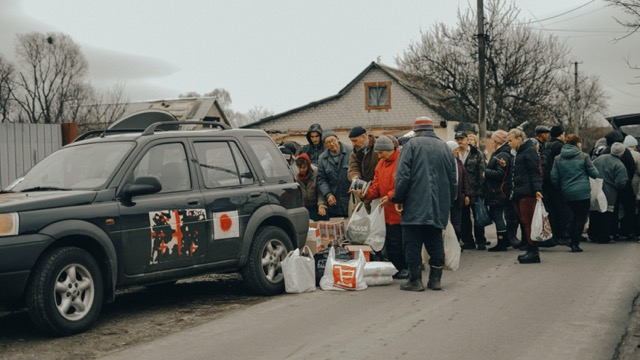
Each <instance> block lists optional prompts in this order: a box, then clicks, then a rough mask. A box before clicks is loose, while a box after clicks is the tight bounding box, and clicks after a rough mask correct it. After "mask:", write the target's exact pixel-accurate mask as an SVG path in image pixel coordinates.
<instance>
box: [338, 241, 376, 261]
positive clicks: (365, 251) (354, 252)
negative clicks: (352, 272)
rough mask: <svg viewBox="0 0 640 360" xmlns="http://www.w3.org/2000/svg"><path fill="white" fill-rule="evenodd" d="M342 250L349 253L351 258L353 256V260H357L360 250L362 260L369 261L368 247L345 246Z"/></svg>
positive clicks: (369, 247) (369, 252)
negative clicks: (362, 256)
mask: <svg viewBox="0 0 640 360" xmlns="http://www.w3.org/2000/svg"><path fill="white" fill-rule="evenodd" d="M344 248H345V249H347V250H348V251H350V252H351V256H353V259H354V260H355V259H358V256H359V254H360V250H362V254H363V255H364V259H365V260H366V261H367V262H369V260H370V259H371V246H369V245H346V246H345V247H344Z"/></svg>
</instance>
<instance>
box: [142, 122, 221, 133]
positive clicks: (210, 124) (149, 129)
mask: <svg viewBox="0 0 640 360" xmlns="http://www.w3.org/2000/svg"><path fill="white" fill-rule="evenodd" d="M163 125H173V126H175V127H176V128H178V127H180V126H182V125H202V126H204V127H206V126H208V127H211V128H213V127H219V128H220V129H222V130H228V129H231V127H230V126H229V125H227V124H224V123H219V122H211V121H198V120H187V121H178V122H176V121H160V122H157V123H153V124H151V125H149V126H147V128H146V129H144V132H143V133H142V136H144V135H153V134H154V133H155V131H156V129H157V128H158V127H159V126H163Z"/></svg>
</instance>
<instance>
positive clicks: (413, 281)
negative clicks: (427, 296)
mask: <svg viewBox="0 0 640 360" xmlns="http://www.w3.org/2000/svg"><path fill="white" fill-rule="evenodd" d="M400 290H406V291H424V284H423V283H422V270H421V269H420V267H419V266H418V267H411V268H409V279H408V280H407V282H405V283H404V284H402V285H400Z"/></svg>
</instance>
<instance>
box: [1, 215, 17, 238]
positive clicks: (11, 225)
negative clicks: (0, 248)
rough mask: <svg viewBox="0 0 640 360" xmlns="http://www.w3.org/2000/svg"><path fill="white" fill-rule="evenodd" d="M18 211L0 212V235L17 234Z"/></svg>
mask: <svg viewBox="0 0 640 360" xmlns="http://www.w3.org/2000/svg"><path fill="white" fill-rule="evenodd" d="M19 220H20V217H18V213H9V214H0V236H10V235H18V224H19V223H20V221H19Z"/></svg>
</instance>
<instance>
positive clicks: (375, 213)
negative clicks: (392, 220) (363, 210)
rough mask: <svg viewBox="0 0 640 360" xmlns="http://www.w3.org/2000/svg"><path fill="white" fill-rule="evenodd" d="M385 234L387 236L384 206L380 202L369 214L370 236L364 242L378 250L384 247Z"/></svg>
mask: <svg viewBox="0 0 640 360" xmlns="http://www.w3.org/2000/svg"><path fill="white" fill-rule="evenodd" d="M391 206H393V205H391ZM385 236H387V227H386V225H385V224H384V208H383V207H382V206H380V204H378V206H376V207H375V209H373V210H372V211H371V214H369V236H368V237H367V240H365V242H364V243H365V244H367V245H369V246H371V249H373V251H376V252H378V251H381V250H382V248H383V247H384V238H385Z"/></svg>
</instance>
